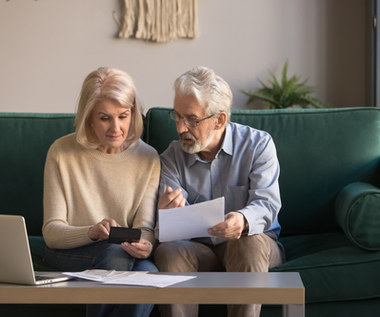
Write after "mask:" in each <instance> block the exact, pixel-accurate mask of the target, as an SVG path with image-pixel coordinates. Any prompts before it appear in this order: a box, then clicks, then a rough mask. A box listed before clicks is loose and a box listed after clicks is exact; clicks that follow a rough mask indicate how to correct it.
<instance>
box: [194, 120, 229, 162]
mask: <svg viewBox="0 0 380 317" xmlns="http://www.w3.org/2000/svg"><path fill="white" fill-rule="evenodd" d="M222 150H223V151H224V152H225V153H226V154H228V155H232V153H233V144H232V132H231V124H228V125H227V127H226V133H225V135H224V140H223V145H222V148H221V149H220V150H219V152H218V153H217V154H216V156H217V157H218V155H219V153H220V152H221V151H222ZM187 156H188V160H187V165H188V166H189V167H190V166H192V165H194V164H195V162H196V161H200V162H203V163H204V162H205V161H204V160H202V159H201V158H200V157H199V155H198V154H187Z"/></svg>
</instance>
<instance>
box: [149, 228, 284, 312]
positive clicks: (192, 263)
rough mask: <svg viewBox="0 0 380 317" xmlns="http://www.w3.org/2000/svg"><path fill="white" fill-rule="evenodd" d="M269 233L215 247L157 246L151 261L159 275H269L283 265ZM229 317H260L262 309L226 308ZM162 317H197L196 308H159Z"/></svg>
mask: <svg viewBox="0 0 380 317" xmlns="http://www.w3.org/2000/svg"><path fill="white" fill-rule="evenodd" d="M271 234H272V233H269V234H266V233H262V234H257V235H253V236H243V237H241V238H240V239H238V240H229V241H227V242H225V243H222V244H220V245H217V246H211V245H206V244H202V243H199V242H196V241H182V240H181V241H173V242H164V243H161V244H159V246H158V247H157V249H156V251H155V253H154V261H155V264H156V266H157V267H158V269H159V271H160V272H213V271H214V272H218V271H224V270H225V271H227V272H268V269H269V268H271V267H274V266H277V265H280V264H281V263H283V262H284V260H285V256H284V252H283V248H282V246H281V244H280V243H278V242H277V240H276V239H275V236H274V235H273V236H270V235H271ZM227 309H228V316H229V317H240V316H242V317H243V316H252V317H258V316H260V310H261V305H259V304H254V305H228V306H227ZM159 310H160V314H161V316H162V317H167V316H173V317H190V316H192V317H196V316H198V305H189V304H187V305H182V304H175V305H159Z"/></svg>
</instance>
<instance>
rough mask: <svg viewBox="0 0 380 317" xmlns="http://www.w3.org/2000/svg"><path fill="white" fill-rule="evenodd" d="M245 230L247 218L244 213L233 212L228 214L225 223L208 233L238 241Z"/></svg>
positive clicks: (217, 225)
mask: <svg viewBox="0 0 380 317" xmlns="http://www.w3.org/2000/svg"><path fill="white" fill-rule="evenodd" d="M244 229H245V218H244V216H243V214H242V213H240V212H235V211H231V212H229V213H228V214H226V216H225V219H224V221H223V222H220V223H218V224H216V225H215V226H213V227H212V228H210V229H208V233H209V234H211V235H213V236H216V237H219V238H224V239H229V240H236V239H239V238H240V237H241V234H242V232H243V230H244Z"/></svg>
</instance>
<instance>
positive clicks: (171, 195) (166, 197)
mask: <svg viewBox="0 0 380 317" xmlns="http://www.w3.org/2000/svg"><path fill="white" fill-rule="evenodd" d="M185 204H186V199H185V198H184V197H183V195H182V191H181V189H180V188H177V189H176V190H173V189H172V188H171V187H170V186H168V188H167V189H166V191H165V193H164V194H163V195H162V197H161V199H160V201H159V202H158V209H169V208H176V207H183V206H185Z"/></svg>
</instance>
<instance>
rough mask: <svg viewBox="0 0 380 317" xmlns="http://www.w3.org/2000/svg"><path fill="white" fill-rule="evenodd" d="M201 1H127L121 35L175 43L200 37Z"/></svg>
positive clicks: (125, 1)
mask: <svg viewBox="0 0 380 317" xmlns="http://www.w3.org/2000/svg"><path fill="white" fill-rule="evenodd" d="M197 1H198V0H123V14H122V21H121V25H120V30H119V34H118V36H119V37H120V38H129V37H134V38H137V39H142V40H147V41H153V42H161V43H165V42H171V41H174V40H176V39H179V38H189V39H192V38H196V37H197V36H198V18H197V11H198V5H197V4H198V3H197Z"/></svg>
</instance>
